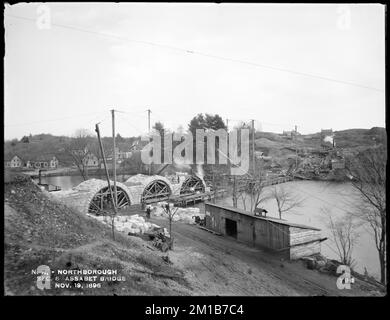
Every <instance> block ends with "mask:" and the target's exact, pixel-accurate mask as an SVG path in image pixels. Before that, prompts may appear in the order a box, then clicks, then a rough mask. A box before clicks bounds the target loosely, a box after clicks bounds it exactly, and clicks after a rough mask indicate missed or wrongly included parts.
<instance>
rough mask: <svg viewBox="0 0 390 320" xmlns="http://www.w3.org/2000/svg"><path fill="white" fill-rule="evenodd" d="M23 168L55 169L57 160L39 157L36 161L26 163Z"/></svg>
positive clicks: (52, 157)
mask: <svg viewBox="0 0 390 320" xmlns="http://www.w3.org/2000/svg"><path fill="white" fill-rule="evenodd" d="M25 167H26V168H36V169H56V168H57V167H58V159H57V158H56V157H55V156H50V155H41V156H39V157H37V158H36V159H33V160H28V161H26V163H25Z"/></svg>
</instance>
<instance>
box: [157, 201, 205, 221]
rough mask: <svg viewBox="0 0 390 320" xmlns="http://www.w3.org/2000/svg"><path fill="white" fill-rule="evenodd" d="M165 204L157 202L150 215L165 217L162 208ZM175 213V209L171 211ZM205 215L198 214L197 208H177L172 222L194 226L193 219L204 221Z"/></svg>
mask: <svg viewBox="0 0 390 320" xmlns="http://www.w3.org/2000/svg"><path fill="white" fill-rule="evenodd" d="M164 204H166V203H165V202H159V203H157V205H156V206H154V207H153V208H152V214H153V215H154V216H156V217H167V214H166V213H165V211H164V209H163V208H162V206H163V205H164ZM172 210H173V212H175V210H176V208H175V209H172ZM204 216H205V214H204V213H202V212H200V209H199V208H191V207H189V208H178V209H177V211H176V213H175V215H174V216H173V218H172V220H173V221H181V222H184V223H188V224H195V221H196V220H195V219H196V218H195V217H199V218H200V219H204Z"/></svg>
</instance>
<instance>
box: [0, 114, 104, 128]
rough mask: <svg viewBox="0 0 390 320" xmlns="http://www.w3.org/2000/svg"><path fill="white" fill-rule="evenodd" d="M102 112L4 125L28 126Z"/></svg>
mask: <svg viewBox="0 0 390 320" xmlns="http://www.w3.org/2000/svg"><path fill="white" fill-rule="evenodd" d="M104 112H105V111H104ZM102 113H103V112H99V113H88V114H81V115H75V116H69V117H63V118H56V119H50V120H41V121H34V122H27V123H18V124H8V125H4V127H16V126H27V125H31V124H39V123H44V122H56V121H62V120H66V119H74V118H80V117H86V116H90V115H98V114H102Z"/></svg>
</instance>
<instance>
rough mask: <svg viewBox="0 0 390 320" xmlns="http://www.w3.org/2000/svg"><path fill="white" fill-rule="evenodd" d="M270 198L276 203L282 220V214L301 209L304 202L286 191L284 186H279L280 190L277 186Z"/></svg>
mask: <svg viewBox="0 0 390 320" xmlns="http://www.w3.org/2000/svg"><path fill="white" fill-rule="evenodd" d="M270 198H273V199H275V201H276V205H277V206H278V212H279V218H280V219H282V214H284V213H286V212H288V211H291V210H293V209H295V208H298V207H301V206H302V205H303V202H304V199H303V198H300V197H299V196H297V195H295V194H293V193H292V192H290V191H288V190H286V189H285V188H284V187H283V186H279V188H277V187H276V186H275V187H274V188H273V189H272V191H271V194H270Z"/></svg>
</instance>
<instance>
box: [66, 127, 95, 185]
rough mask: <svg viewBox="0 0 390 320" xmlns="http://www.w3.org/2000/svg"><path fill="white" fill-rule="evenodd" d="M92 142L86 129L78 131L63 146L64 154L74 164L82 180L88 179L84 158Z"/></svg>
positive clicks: (91, 137)
mask: <svg viewBox="0 0 390 320" xmlns="http://www.w3.org/2000/svg"><path fill="white" fill-rule="evenodd" d="M92 140H93V136H92V134H91V133H90V132H89V131H88V130H86V129H79V130H77V131H76V132H75V134H74V136H73V137H72V139H71V140H70V141H69V143H67V144H66V145H65V152H66V153H67V154H69V155H70V156H71V157H72V160H73V162H74V164H75V165H76V166H77V168H78V169H79V172H80V174H81V176H82V177H83V179H84V180H87V179H88V165H87V162H86V161H85V160H86V157H87V156H88V155H89V154H90V149H89V147H90V146H91V141H92Z"/></svg>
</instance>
